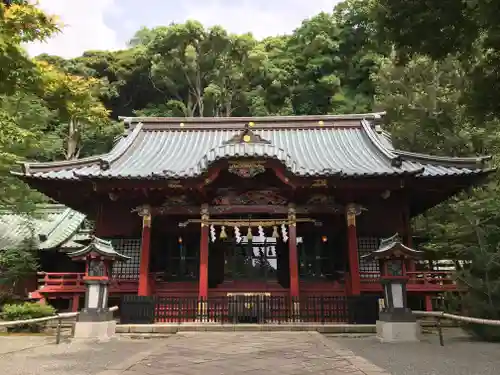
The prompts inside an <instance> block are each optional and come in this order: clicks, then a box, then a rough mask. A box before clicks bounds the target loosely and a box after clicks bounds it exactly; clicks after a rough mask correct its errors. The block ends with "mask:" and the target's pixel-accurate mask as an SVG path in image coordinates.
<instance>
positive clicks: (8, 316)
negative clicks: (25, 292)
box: [1, 302, 56, 332]
mask: <svg viewBox="0 0 500 375" xmlns="http://www.w3.org/2000/svg"><path fill="white" fill-rule="evenodd" d="M55 314H56V310H55V309H54V308H53V307H52V306H50V305H45V304H40V303H34V302H25V303H22V304H8V305H4V306H3V309H2V314H1V317H2V319H4V320H7V321H16V320H28V319H37V318H45V317H48V316H53V315H55ZM44 326H45V323H43V322H42V323H29V324H22V325H18V326H15V327H12V328H11V329H10V331H13V332H25V331H28V332H40V331H41V330H42V329H43V327H44Z"/></svg>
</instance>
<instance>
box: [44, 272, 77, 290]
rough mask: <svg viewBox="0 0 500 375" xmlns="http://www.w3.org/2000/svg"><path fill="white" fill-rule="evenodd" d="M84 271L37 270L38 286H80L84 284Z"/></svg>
mask: <svg viewBox="0 0 500 375" xmlns="http://www.w3.org/2000/svg"><path fill="white" fill-rule="evenodd" d="M84 275H85V274H84V273H79V272H78V273H77V272H38V276H39V278H38V285H39V287H43V288H48V287H72V288H74V287H80V286H84V284H83V276H84Z"/></svg>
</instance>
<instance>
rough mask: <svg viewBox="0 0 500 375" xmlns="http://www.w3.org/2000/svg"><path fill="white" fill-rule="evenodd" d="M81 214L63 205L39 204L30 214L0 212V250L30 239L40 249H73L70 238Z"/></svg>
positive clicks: (80, 220) (79, 222)
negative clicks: (66, 247) (66, 246)
mask: <svg viewBox="0 0 500 375" xmlns="http://www.w3.org/2000/svg"><path fill="white" fill-rule="evenodd" d="M84 219H85V215H84V214H82V213H80V212H77V211H74V210H72V209H70V208H67V207H65V206H63V205H58V204H57V205H56V204H53V205H43V206H40V207H38V209H37V210H36V211H35V212H34V213H33V215H29V216H28V215H22V214H18V213H14V212H12V211H7V210H1V211H0V250H1V249H7V248H13V247H16V246H19V245H21V244H22V243H23V241H25V240H30V239H33V241H34V245H35V246H36V247H37V248H38V249H40V250H45V249H52V248H57V247H61V246H62V247H65V245H66V244H68V247H70V248H74V247H76V246H77V245H78V243H73V236H74V235H75V234H76V233H77V232H78V230H79V229H80V227H81V225H82V223H83V221H84ZM79 246H82V245H79Z"/></svg>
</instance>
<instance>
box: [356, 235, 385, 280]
mask: <svg viewBox="0 0 500 375" xmlns="http://www.w3.org/2000/svg"><path fill="white" fill-rule="evenodd" d="M379 242H380V240H379V239H378V238H377V237H359V238H358V255H359V271H360V272H361V278H371V277H373V273H372V272H380V270H379V266H378V262H377V261H375V260H370V261H368V260H366V259H363V256H364V255H367V254H370V253H371V252H372V251H375V250H377V249H378V246H379ZM363 272H368V273H369V274H363Z"/></svg>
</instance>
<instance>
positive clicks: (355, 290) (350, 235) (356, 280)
mask: <svg viewBox="0 0 500 375" xmlns="http://www.w3.org/2000/svg"><path fill="white" fill-rule="evenodd" d="M358 213H359V208H358V207H356V206H355V205H353V204H349V205H348V206H347V211H346V216H347V244H348V245H347V247H348V253H349V255H348V256H349V274H350V276H351V295H354V296H357V295H359V294H361V278H360V275H359V258H358V233H357V230H356V215H357V214H358Z"/></svg>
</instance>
